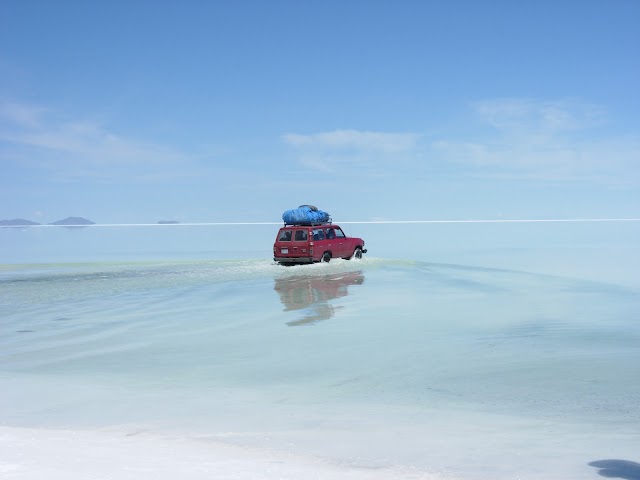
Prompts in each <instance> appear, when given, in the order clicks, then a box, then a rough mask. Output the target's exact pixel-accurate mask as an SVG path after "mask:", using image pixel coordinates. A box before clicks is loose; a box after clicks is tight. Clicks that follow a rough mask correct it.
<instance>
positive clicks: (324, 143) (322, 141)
mask: <svg viewBox="0 0 640 480" xmlns="http://www.w3.org/2000/svg"><path fill="white" fill-rule="evenodd" d="M282 138H283V140H284V141H285V143H287V144H288V145H291V146H293V147H296V148H313V149H321V150H332V151H335V150H345V149H354V150H362V151H378V152H386V153H395V152H403V151H407V150H410V149H412V148H414V147H415V145H416V143H417V142H418V140H419V139H420V135H418V134H415V133H386V132H361V131H358V130H334V131H332V132H322V133H315V134H311V135H301V134H296V133H288V134H286V135H283V137H282Z"/></svg>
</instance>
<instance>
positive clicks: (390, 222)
mask: <svg viewBox="0 0 640 480" xmlns="http://www.w3.org/2000/svg"><path fill="white" fill-rule="evenodd" d="M597 222H640V218H527V219H470V220H356V221H340V222H332V223H336V224H340V223H343V224H357V225H365V224H371V225H384V224H388V225H401V224H438V223H597ZM234 225H238V226H248V225H284V222H189V223H179V222H178V223H92V224H87V225H74V224H57V225H56V224H50V223H47V224H35V225H0V228H32V227H36V228H37V227H67V228H70V227H72V228H85V227H102V228H104V227H206V226H234Z"/></svg>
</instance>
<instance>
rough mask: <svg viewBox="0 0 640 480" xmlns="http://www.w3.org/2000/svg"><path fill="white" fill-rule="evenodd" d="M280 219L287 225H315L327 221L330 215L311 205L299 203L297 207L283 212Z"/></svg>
mask: <svg viewBox="0 0 640 480" xmlns="http://www.w3.org/2000/svg"><path fill="white" fill-rule="evenodd" d="M282 220H284V223H286V224H287V225H315V224H318V223H326V222H329V221H330V220H331V215H329V214H328V213H327V212H323V211H322V210H318V209H317V208H316V207H314V206H313V205H300V206H299V207H298V208H294V209H293V210H287V211H286V212H284V213H283V214H282Z"/></svg>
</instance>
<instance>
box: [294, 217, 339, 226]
mask: <svg viewBox="0 0 640 480" xmlns="http://www.w3.org/2000/svg"><path fill="white" fill-rule="evenodd" d="M332 223H333V220H331V219H329V220H328V221H327V222H304V223H287V222H284V226H285V227H317V226H320V225H331V224H332Z"/></svg>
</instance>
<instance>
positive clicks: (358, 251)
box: [351, 247, 362, 259]
mask: <svg viewBox="0 0 640 480" xmlns="http://www.w3.org/2000/svg"><path fill="white" fill-rule="evenodd" d="M351 258H358V259H360V258H362V249H361V248H360V247H356V249H355V250H354V251H353V255H352V256H351Z"/></svg>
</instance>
